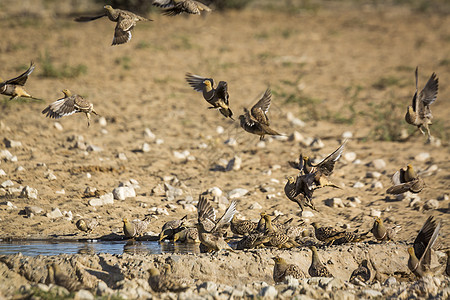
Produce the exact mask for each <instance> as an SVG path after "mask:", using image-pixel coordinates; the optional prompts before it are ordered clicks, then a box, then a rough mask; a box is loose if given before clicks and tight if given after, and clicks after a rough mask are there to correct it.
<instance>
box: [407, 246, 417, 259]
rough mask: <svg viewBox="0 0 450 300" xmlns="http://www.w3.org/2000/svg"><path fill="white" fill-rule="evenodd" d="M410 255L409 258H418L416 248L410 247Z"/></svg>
mask: <svg viewBox="0 0 450 300" xmlns="http://www.w3.org/2000/svg"><path fill="white" fill-rule="evenodd" d="M408 253H409V256H411V257H414V256H416V253H415V252H414V247H409V248H408Z"/></svg>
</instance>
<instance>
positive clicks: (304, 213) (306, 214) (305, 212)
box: [301, 210, 314, 218]
mask: <svg viewBox="0 0 450 300" xmlns="http://www.w3.org/2000/svg"><path fill="white" fill-rule="evenodd" d="M301 217H303V218H312V217H314V214H313V212H312V211H310V210H303V211H302V212H301Z"/></svg>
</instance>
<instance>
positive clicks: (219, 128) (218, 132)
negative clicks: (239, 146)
mask: <svg viewBox="0 0 450 300" xmlns="http://www.w3.org/2000/svg"><path fill="white" fill-rule="evenodd" d="M216 132H217V134H222V133H224V132H225V129H223V127H222V126H217V128H216Z"/></svg>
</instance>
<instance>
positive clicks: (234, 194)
mask: <svg viewBox="0 0 450 300" xmlns="http://www.w3.org/2000/svg"><path fill="white" fill-rule="evenodd" d="M247 193H248V190H246V189H243V188H237V189H234V190H231V191H229V192H228V199H235V198H240V197H242V196H245V195H246V194H247Z"/></svg>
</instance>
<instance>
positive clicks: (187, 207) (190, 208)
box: [183, 203, 197, 212]
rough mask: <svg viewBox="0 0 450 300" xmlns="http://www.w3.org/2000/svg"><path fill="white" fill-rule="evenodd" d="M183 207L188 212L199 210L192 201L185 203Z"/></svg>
mask: <svg viewBox="0 0 450 300" xmlns="http://www.w3.org/2000/svg"><path fill="white" fill-rule="evenodd" d="M183 209H184V210H186V211H188V212H196V211H197V207H196V206H195V205H193V204H190V203H187V204H183Z"/></svg>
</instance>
